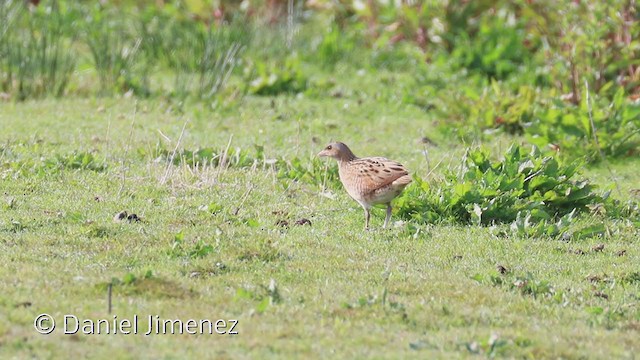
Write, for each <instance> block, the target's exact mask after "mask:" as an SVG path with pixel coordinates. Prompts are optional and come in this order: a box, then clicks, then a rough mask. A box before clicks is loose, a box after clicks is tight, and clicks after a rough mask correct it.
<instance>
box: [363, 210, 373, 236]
mask: <svg viewBox="0 0 640 360" xmlns="http://www.w3.org/2000/svg"><path fill="white" fill-rule="evenodd" d="M363 209H364V229H365V230H369V218H370V217H371V214H370V213H369V209H367V208H366V207H363Z"/></svg>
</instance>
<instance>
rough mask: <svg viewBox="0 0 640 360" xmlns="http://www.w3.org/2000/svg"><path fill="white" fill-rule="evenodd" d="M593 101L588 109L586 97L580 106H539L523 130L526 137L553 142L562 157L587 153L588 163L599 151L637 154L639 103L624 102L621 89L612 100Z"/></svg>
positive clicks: (536, 141) (545, 143)
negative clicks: (532, 119)
mask: <svg viewBox="0 0 640 360" xmlns="http://www.w3.org/2000/svg"><path fill="white" fill-rule="evenodd" d="M594 103H595V104H593V106H592V109H591V108H590V106H589V105H590V104H587V101H586V98H585V99H584V100H583V101H582V102H581V104H580V106H579V107H576V106H573V105H571V104H566V103H563V102H559V101H556V102H554V103H553V105H552V106H547V107H545V108H544V109H541V110H540V111H538V112H537V114H536V116H535V120H534V121H533V122H532V123H531V124H530V126H529V127H528V128H527V129H526V133H527V135H528V136H527V138H528V140H529V141H530V142H532V143H534V144H536V145H538V146H545V147H547V146H548V145H553V146H554V148H557V149H559V151H560V154H562V155H563V156H565V157H569V158H578V157H581V156H586V159H587V161H590V162H593V161H597V160H601V157H600V155H601V154H602V155H605V156H611V157H623V156H631V155H634V154H636V153H638V151H639V148H640V104H636V103H632V102H629V101H627V100H626V98H625V93H624V90H623V89H622V88H620V89H618V91H617V92H616V94H615V96H614V97H613V99H612V100H611V102H609V101H608V100H607V99H603V98H596V101H595V102H594ZM592 120H593V123H592Z"/></svg>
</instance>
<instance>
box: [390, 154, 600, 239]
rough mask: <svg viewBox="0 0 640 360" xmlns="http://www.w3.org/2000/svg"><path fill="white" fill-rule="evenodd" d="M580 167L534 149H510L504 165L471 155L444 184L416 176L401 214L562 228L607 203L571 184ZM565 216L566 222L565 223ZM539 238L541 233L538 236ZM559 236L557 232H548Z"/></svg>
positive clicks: (590, 189)
mask: <svg viewBox="0 0 640 360" xmlns="http://www.w3.org/2000/svg"><path fill="white" fill-rule="evenodd" d="M579 166H580V163H578V162H574V163H571V164H569V165H563V164H561V163H559V162H558V161H557V160H556V159H555V158H553V157H548V156H544V155H543V154H542V153H541V152H540V151H539V150H538V148H536V147H533V148H532V150H531V151H530V152H529V153H526V152H525V151H523V149H522V148H520V147H519V146H517V145H513V146H511V147H510V148H509V149H508V150H507V152H506V153H505V155H504V159H503V160H502V161H497V162H495V161H491V160H490V159H489V156H488V154H487V153H485V152H484V151H482V150H468V151H467V153H466V155H465V158H464V160H463V164H462V166H461V168H460V171H459V172H458V173H454V172H453V171H448V172H447V173H446V175H445V179H444V181H443V183H442V184H438V186H437V187H435V188H432V185H430V184H429V183H427V182H425V181H423V180H422V179H420V178H418V177H415V182H414V183H415V185H411V186H410V187H409V188H408V190H407V191H405V192H404V193H403V195H401V196H400V197H399V199H398V200H397V208H398V212H399V213H400V215H401V216H403V217H405V218H411V219H414V220H416V221H418V222H432V221H437V220H447V219H448V220H453V221H456V222H461V223H473V224H484V225H488V224H495V223H512V222H514V221H515V226H516V227H520V228H522V229H525V228H526V227H527V224H528V223H538V222H541V221H552V220H554V219H556V220H559V222H558V223H557V225H559V226H562V225H563V224H564V223H566V222H567V221H570V219H571V218H572V216H573V214H574V213H578V212H584V211H588V210H589V209H588V205H594V204H601V203H606V202H607V199H608V194H605V195H599V194H597V193H596V192H595V189H596V187H595V186H594V185H591V184H589V182H587V181H585V180H573V178H574V176H575V175H576V174H577V170H578V168H579ZM565 216H567V217H566V218H563V217H565ZM534 232H535V233H538V232H539V231H538V230H535V231H534ZM543 232H546V233H548V234H549V235H555V234H556V233H557V231H555V230H554V229H553V228H551V229H549V228H546V227H545V228H544V231H543Z"/></svg>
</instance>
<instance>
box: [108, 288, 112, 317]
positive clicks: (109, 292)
mask: <svg viewBox="0 0 640 360" xmlns="http://www.w3.org/2000/svg"><path fill="white" fill-rule="evenodd" d="M112 288H113V283H109V287H108V288H107V314H111V305H112V303H111V289H112Z"/></svg>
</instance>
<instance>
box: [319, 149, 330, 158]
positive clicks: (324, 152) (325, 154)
mask: <svg viewBox="0 0 640 360" xmlns="http://www.w3.org/2000/svg"><path fill="white" fill-rule="evenodd" d="M325 156H329V155H328V154H327V153H326V151H325V150H322V151H320V152H319V153H318V157H325Z"/></svg>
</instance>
